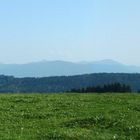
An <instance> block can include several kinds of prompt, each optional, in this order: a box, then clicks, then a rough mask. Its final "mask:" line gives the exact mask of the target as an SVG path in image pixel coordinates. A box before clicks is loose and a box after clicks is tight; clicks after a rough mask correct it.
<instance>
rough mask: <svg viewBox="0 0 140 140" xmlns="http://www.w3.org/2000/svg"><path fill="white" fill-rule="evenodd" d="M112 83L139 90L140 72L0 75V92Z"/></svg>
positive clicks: (25, 91)
mask: <svg viewBox="0 0 140 140" xmlns="http://www.w3.org/2000/svg"><path fill="white" fill-rule="evenodd" d="M113 83H120V84H125V85H127V86H129V87H130V88H131V90H132V91H133V92H138V91H140V74H125V73H97V74H85V75H77V76H58V77H42V78H15V77H13V76H4V75H1V76H0V93H45V92H47V93H52V92H66V91H71V90H72V89H82V88H87V87H97V86H104V85H108V84H113Z"/></svg>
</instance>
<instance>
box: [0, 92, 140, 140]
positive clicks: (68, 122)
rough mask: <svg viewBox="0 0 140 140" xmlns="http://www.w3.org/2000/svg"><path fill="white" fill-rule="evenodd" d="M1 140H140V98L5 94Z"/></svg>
mask: <svg viewBox="0 0 140 140" xmlns="http://www.w3.org/2000/svg"><path fill="white" fill-rule="evenodd" d="M0 139H1V140H51V139H52V140H140V94H101V95H99V94H1V95H0Z"/></svg>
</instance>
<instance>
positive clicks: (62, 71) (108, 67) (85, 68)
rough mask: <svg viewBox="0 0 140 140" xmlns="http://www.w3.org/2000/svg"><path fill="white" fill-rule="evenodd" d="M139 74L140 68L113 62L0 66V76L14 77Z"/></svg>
mask: <svg viewBox="0 0 140 140" xmlns="http://www.w3.org/2000/svg"><path fill="white" fill-rule="evenodd" d="M103 72H105V73H140V67H138V66H131V65H124V64H121V63H119V62H116V61H114V60H101V61H94V62H77V63H74V62H67V61H40V62H33V63H28V64H0V75H12V76H15V77H48V76H64V75H65V76H68V75H79V74H90V73H103Z"/></svg>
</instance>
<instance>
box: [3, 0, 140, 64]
mask: <svg viewBox="0 0 140 140" xmlns="http://www.w3.org/2000/svg"><path fill="white" fill-rule="evenodd" d="M139 7H140V0H1V1H0V62H1V63H28V62H32V61H33V62H35V61H40V60H65V61H74V62H75V61H96V60H102V59H113V60H116V61H119V62H122V63H124V64H131V65H139V66H140V8H139Z"/></svg>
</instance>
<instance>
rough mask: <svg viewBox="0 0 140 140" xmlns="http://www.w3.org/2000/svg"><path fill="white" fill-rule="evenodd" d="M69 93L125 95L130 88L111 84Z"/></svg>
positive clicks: (74, 90) (73, 90)
mask: <svg viewBox="0 0 140 140" xmlns="http://www.w3.org/2000/svg"><path fill="white" fill-rule="evenodd" d="M70 92H76V93H126V92H131V87H130V86H128V85H125V84H120V83H112V84H108V85H104V86H97V87H94V86H93V87H86V88H81V89H72V90H71V91H70Z"/></svg>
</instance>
